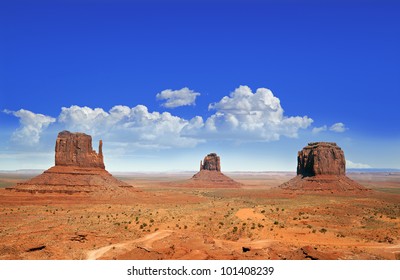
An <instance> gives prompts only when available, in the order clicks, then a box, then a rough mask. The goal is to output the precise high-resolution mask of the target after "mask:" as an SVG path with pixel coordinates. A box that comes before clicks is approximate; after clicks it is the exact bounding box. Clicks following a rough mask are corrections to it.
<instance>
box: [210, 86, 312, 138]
mask: <svg viewBox="0 0 400 280" xmlns="http://www.w3.org/2000/svg"><path fill="white" fill-rule="evenodd" d="M209 110H216V113H215V114H214V115H212V116H211V117H209V118H208V119H207V120H206V122H205V125H204V129H205V131H206V132H209V133H214V134H217V135H219V136H224V137H230V138H232V139H237V140H239V139H240V140H249V141H271V140H279V138H280V137H281V136H286V137H291V138H295V137H297V136H298V131H299V129H305V128H307V127H309V126H310V125H311V123H312V122H313V120H312V119H311V118H309V117H307V116H304V117H300V116H295V117H288V116H285V115H284V110H283V108H282V107H281V104H280V100H279V98H277V97H275V96H274V95H273V93H272V92H271V91H270V90H269V89H267V88H259V89H257V90H256V92H255V93H253V92H252V91H251V89H250V88H249V87H248V86H240V87H238V88H237V89H235V90H234V91H233V92H232V93H231V94H230V95H229V96H225V97H223V98H222V99H221V100H220V101H219V102H216V103H212V104H210V105H209Z"/></svg>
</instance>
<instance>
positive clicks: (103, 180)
mask: <svg viewBox="0 0 400 280" xmlns="http://www.w3.org/2000/svg"><path fill="white" fill-rule="evenodd" d="M102 145H103V143H102V141H101V140H100V141H99V152H98V153H96V151H94V150H93V148H92V137H91V136H90V135H87V134H84V133H71V132H69V131H62V132H60V133H59V134H58V137H57V140H56V146H55V166H53V167H51V168H49V169H48V170H46V171H44V172H43V173H42V174H40V175H38V176H36V177H34V178H32V179H30V180H28V181H26V182H23V183H18V184H17V185H16V186H14V187H11V188H7V190H10V191H17V192H30V193H66V194H74V193H98V192H102V193H105V192H114V193H115V192H118V191H121V190H122V189H130V190H136V189H135V188H133V187H132V186H131V185H129V184H127V183H125V182H123V181H120V180H118V179H116V178H115V177H113V176H112V175H111V174H110V173H108V172H107V171H106V170H105V166H104V160H103V152H102Z"/></svg>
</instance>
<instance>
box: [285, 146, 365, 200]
mask: <svg viewBox="0 0 400 280" xmlns="http://www.w3.org/2000/svg"><path fill="white" fill-rule="evenodd" d="M279 187H280V188H282V189H284V190H288V191H299V192H306V193H342V192H354V193H360V192H363V191H368V190H369V189H367V188H365V187H364V186H362V185H360V184H359V183H357V182H355V181H353V180H351V179H350V178H348V177H347V176H346V160H345V157H344V153H343V151H342V149H341V148H340V147H338V146H337V145H336V143H331V142H312V143H308V146H306V147H304V148H303V149H302V150H301V151H299V152H298V155H297V176H296V177H294V178H293V179H291V180H289V181H288V182H286V183H284V184H282V185H280V186H279Z"/></svg>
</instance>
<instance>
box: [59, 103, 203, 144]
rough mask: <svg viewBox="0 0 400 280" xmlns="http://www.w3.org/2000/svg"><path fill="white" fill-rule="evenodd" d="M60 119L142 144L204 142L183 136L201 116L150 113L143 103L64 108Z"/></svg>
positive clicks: (68, 124)
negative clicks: (129, 105) (184, 116)
mask: <svg viewBox="0 0 400 280" xmlns="http://www.w3.org/2000/svg"><path fill="white" fill-rule="evenodd" d="M58 119H59V122H60V123H63V124H64V125H65V126H66V128H67V129H70V130H76V131H84V132H87V133H90V134H92V135H101V136H105V137H106V138H107V139H110V140H114V141H123V142H124V141H125V142H131V143H136V144H138V145H140V146H142V147H152V148H155V147H158V148H169V147H193V146H195V145H197V144H198V143H199V142H202V140H200V139H194V138H189V137H185V136H182V135H181V132H182V130H183V129H184V128H185V127H188V128H187V129H194V128H196V127H197V126H198V123H202V118H201V117H198V116H197V117H195V118H193V119H192V120H185V119H183V118H180V117H177V116H173V115H171V114H170V113H168V112H164V113H159V112H149V111H148V109H147V107H146V106H144V105H137V106H135V107H133V108H129V107H127V106H122V105H118V106H114V107H113V108H111V110H109V112H106V111H104V110H103V109H101V108H96V109H91V108H89V107H79V106H71V107H69V108H66V107H63V108H62V110H61V114H60V116H59V118H58Z"/></svg>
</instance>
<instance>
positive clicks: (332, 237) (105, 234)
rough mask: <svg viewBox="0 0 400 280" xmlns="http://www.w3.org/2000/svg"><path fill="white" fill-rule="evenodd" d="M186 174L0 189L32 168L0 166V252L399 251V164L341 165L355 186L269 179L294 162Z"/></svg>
mask: <svg viewBox="0 0 400 280" xmlns="http://www.w3.org/2000/svg"><path fill="white" fill-rule="evenodd" d="M193 174H194V172H193V173H192V172H181V173H175V174H173V173H142V174H141V173H115V174H113V175H115V176H116V177H117V178H119V179H121V180H123V181H125V182H127V183H129V184H131V185H132V186H134V188H126V189H123V190H121V192H115V193H114V192H93V193H90V194H86V193H75V194H57V193H54V194H53V193H29V192H15V191H9V190H6V189H5V188H6V187H9V186H12V185H15V184H16V183H17V182H21V181H24V180H27V179H28V178H30V177H33V176H35V175H37V173H36V174H33V173H31V174H25V173H18V172H1V173H0V259H3V260H5V259H35V260H53V259H74V260H76V259H78V260H80V259H117V260H123V259H154V260H159V259H219V260H224V259H278V260H279V259H362V260H365V259H387V260H390V259H400V173H396V172H392V173H390V172H376V173H372V172H371V173H348V176H349V177H350V178H352V179H353V180H356V181H357V182H359V183H361V184H362V185H364V186H365V187H368V188H370V189H371V191H369V192H364V193H363V194H301V193H300V194H299V193H290V192H288V191H283V190H282V189H280V188H276V187H277V186H279V185H280V184H282V183H284V182H286V181H288V180H289V179H290V178H292V177H294V176H295V173H294V172H293V173H291V172H258V173H252V172H242V173H240V172H233V173H225V174H226V175H228V176H230V177H231V178H232V179H234V180H236V181H237V182H240V183H242V184H243V185H242V186H241V187H240V188H212V186H205V187H202V188H197V187H193V186H190V187H187V186H186V182H187V181H186V180H188V179H189V178H191V177H192V175H193ZM185 186H186V187H185Z"/></svg>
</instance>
